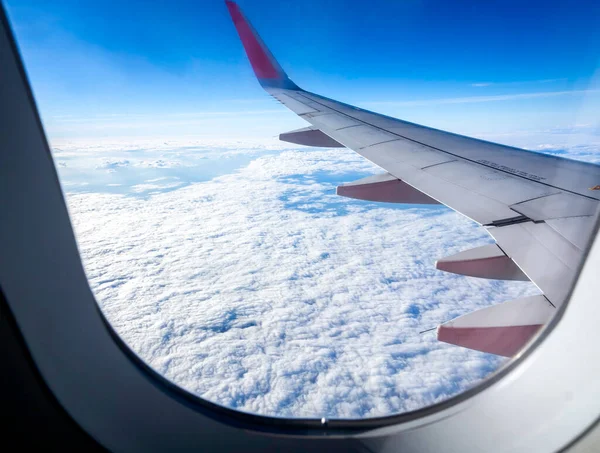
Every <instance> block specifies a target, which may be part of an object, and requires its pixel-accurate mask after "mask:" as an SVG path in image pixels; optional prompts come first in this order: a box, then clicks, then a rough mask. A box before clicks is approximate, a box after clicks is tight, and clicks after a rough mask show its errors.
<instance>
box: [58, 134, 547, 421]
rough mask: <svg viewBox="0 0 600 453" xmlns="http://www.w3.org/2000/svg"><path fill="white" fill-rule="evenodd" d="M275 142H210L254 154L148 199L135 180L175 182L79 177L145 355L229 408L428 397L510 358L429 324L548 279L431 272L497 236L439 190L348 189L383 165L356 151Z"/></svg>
mask: <svg viewBox="0 0 600 453" xmlns="http://www.w3.org/2000/svg"><path fill="white" fill-rule="evenodd" d="M213 146H214V145H213ZM269 146H270V147H271V149H270V150H265V149H264V148H263V149H261V150H260V151H257V150H256V149H252V148H251V147H250V148H248V147H247V148H246V149H245V151H244V148H243V147H240V146H239V145H236V144H230V145H227V146H221V147H220V148H217V147H213V149H214V150H216V151H215V152H216V154H219V155H221V156H222V159H225V160H227V158H231V156H240V155H242V156H244V158H248V159H249V160H248V161H247V163H246V164H244V165H242V166H241V167H238V168H237V169H235V170H232V171H229V172H228V173H226V174H221V175H218V176H215V177H212V178H210V179H207V180H206V181H204V182H189V181H183V180H182V182H186V183H187V185H182V186H180V187H179V188H177V187H172V188H170V190H165V191H160V190H159V191H158V193H154V194H149V195H148V196H146V197H143V198H140V197H138V196H135V195H136V194H135V187H138V188H139V187H140V186H141V187H144V188H148V187H149V185H154V186H163V185H167V184H169V181H172V179H166V180H164V181H163V180H162V179H160V181H156V179H159V178H163V177H164V176H161V175H164V174H168V173H158V174H155V175H154V176H153V177H152V178H148V179H145V180H143V181H137V183H136V184H134V185H133V186H129V187H130V188H129V191H128V192H125V193H119V194H115V193H107V192H104V191H97V192H93V193H76V192H69V191H68V188H67V193H68V197H67V199H68V203H69V210H70V213H71V215H72V218H73V221H74V224H75V229H76V232H77V236H78V243H79V246H80V249H81V253H82V256H83V258H84V263H85V267H86V272H87V275H88V278H89V280H90V283H91V285H92V288H93V290H94V293H95V294H96V296H97V299H98V301H99V303H100V306H101V308H102V310H103V312H104V313H105V314H106V315H107V317H108V319H109V320H110V321H111V323H112V324H113V326H114V327H115V328H116V330H117V331H118V333H119V334H120V335H121V336H122V337H123V338H124V339H125V341H126V342H127V343H128V344H129V345H130V346H131V347H132V348H133V349H134V350H135V351H136V352H137V353H138V354H139V355H140V356H141V357H142V358H144V360H146V361H147V362H148V363H149V364H150V365H151V366H152V367H154V368H155V369H156V370H157V371H159V372H160V373H162V374H164V375H165V376H166V377H167V378H168V379H170V380H172V381H173V382H175V383H177V384H178V385H181V386H183V387H185V388H187V389H189V390H190V391H192V392H194V393H196V394H198V395H200V396H202V397H203V398H207V399H209V400H211V401H214V402H217V403H219V404H223V405H225V406H228V407H233V408H236V409H239V410H244V411H249V412H256V413H261V414H265V415H276V416H287V417H319V418H320V417H329V418H336V417H343V418H346V417H350V418H361V417H372V416H380V415H388V414H392V413H398V412H403V411H407V410H412V409H417V408H420V407H423V406H426V405H429V404H432V403H434V402H437V401H441V400H443V399H446V398H448V397H449V396H451V395H454V394H456V393H459V392H461V391H463V390H465V389H467V388H469V387H472V386H473V385H475V384H476V383H477V382H479V381H480V380H481V379H484V378H485V377H486V376H487V375H488V374H489V373H491V372H493V371H494V370H496V369H497V368H498V367H499V366H500V365H501V364H502V363H504V359H502V358H499V357H496V356H491V355H487V354H483V353H479V352H477V351H470V350H467V349H463V348H459V347H454V346H451V345H447V344H444V343H439V342H437V340H436V339H435V335H434V334H432V333H429V334H422V335H420V334H419V332H420V331H421V330H424V329H425V328H429V327H434V326H436V325H438V324H439V323H442V322H444V321H447V320H449V319H451V318H454V317H455V316H458V315H460V314H463V313H467V312H470V311H473V310H475V309H478V308H482V307H485V306H488V305H491V304H494V303H498V302H501V301H504V300H509V299H513V298H516V297H521V296H524V295H528V294H534V293H536V291H537V290H536V289H535V288H534V286H533V285H532V284H530V283H508V282H497V281H486V280H482V279H474V278H467V277H460V276H456V275H451V274H446V273H443V272H440V271H437V270H435V267H434V262H435V260H436V259H438V258H440V257H443V256H446V255H450V254H453V253H456V252H458V251H460V250H464V249H468V248H471V247H475V246H477V245H481V244H485V243H489V242H490V241H491V240H490V238H489V237H488V236H487V234H486V232H485V231H484V230H483V229H481V228H478V227H477V226H476V225H475V224H474V223H472V222H470V221H468V220H466V219H465V218H463V217H462V216H460V215H458V214H456V213H453V212H451V211H449V210H448V209H446V208H443V207H439V206H434V207H423V206H415V207H406V206H395V205H389V204H378V203H367V202H360V201H356V200H348V199H344V198H341V197H337V196H336V195H335V186H336V185H337V184H339V183H341V182H345V181H351V180H354V179H359V178H361V177H364V176H366V175H369V174H372V173H375V172H378V171H380V170H379V169H378V168H377V167H375V166H374V165H372V164H370V163H369V162H368V161H366V160H364V159H363V158H361V157H360V156H358V155H357V154H355V153H353V152H352V151H349V150H309V149H304V148H303V149H293V148H285V147H284V146H282V145H279V146H280V150H279V151H277V150H274V149H272V148H274V146H272V145H268V146H267V147H269ZM158 147H159V148H160V149H161V152H163V153H165V154H167V155H170V154H173V155H175V154H178V155H180V156H182V157H181V158H183V159H187V158H189V156H188V153H189V151H188V149H187V148H186V147H178V148H172V150H171V152H170V153H167V151H166V147H167V145H159V146H158ZM194 147H195V149H196V151H195V152H196V153H200V154H203V153H205V154H206V155H212V152H211V151H210V148H211V146H210V145H209V146H206V147H205V148H203V149H201V150H199V149H198V147H197V145H193V146H191V148H194ZM64 148H65V147H64V146H63V147H62V148H61V149H63V151H65V149H64ZM66 151H68V150H66ZM71 151H74V148H73V149H72V150H71ZM111 152H113V153H114V152H116V151H114V150H113V151H111ZM95 153H96V154H97V153H98V152H97V151H96V152H95ZM236 158H237V157H236ZM159 170H160V171H162V172H167V171H168V170H167V169H159ZM122 171H124V170H122ZM100 173H102V172H100ZM102 174H105V173H102ZM106 177H107V178H108V177H112V176H110V175H108V176H106ZM152 179H154V181H152ZM161 181H162V182H161ZM132 187H133V188H134V189H133V191H132V189H131V188H132ZM155 188H156V187H154V188H151V190H154V189H155ZM158 188H159V189H160V187H158Z"/></svg>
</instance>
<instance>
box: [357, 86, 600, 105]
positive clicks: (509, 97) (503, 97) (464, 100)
mask: <svg viewBox="0 0 600 453" xmlns="http://www.w3.org/2000/svg"><path fill="white" fill-rule="evenodd" d="M597 93H600V90H596V89H590V90H568V91H543V92H536V93H518V94H499V95H493V96H467V97H460V98H441V99H423V100H416V101H378V102H364V103H363V104H364V105H395V106H403V107H412V106H427V105H444V104H473V103H480V102H499V101H516V100H522V99H537V98H549V97H557V96H576V95H585V94H597Z"/></svg>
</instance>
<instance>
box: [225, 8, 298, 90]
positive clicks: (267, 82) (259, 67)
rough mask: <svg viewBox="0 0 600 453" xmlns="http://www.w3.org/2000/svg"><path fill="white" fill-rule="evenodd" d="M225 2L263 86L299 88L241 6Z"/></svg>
mask: <svg viewBox="0 0 600 453" xmlns="http://www.w3.org/2000/svg"><path fill="white" fill-rule="evenodd" d="M225 4H226V5H227V9H229V14H231V18H232V20H233V23H234V25H235V28H236V29H237V32H238V34H239V35H240V39H241V41H242V44H243V46H244V50H245V51H246V55H247V56H248V59H249V60H250V64H251V65H252V69H253V70H254V74H256V78H257V79H258V81H259V82H260V83H261V85H263V86H276V87H280V88H288V89H298V87H297V86H296V85H295V84H294V83H293V82H292V81H291V80H290V79H289V78H288V76H287V74H286V73H285V71H284V70H283V69H282V68H281V66H280V65H279V63H277V60H275V57H273V54H271V52H270V51H269V49H268V48H267V46H265V44H264V42H263V41H262V39H260V36H259V35H258V33H257V32H256V30H254V28H253V27H252V25H251V24H250V22H248V20H247V19H246V18H245V17H244V14H243V13H242V11H241V10H240V8H239V6H238V5H237V4H236V3H234V2H232V1H230V0H226V1H225Z"/></svg>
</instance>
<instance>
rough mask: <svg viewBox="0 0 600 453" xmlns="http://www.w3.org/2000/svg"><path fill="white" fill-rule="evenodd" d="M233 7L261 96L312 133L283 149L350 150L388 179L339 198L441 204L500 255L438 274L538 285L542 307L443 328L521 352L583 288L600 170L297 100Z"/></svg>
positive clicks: (530, 301)
mask: <svg viewBox="0 0 600 453" xmlns="http://www.w3.org/2000/svg"><path fill="white" fill-rule="evenodd" d="M226 4H227V7H228V9H229V12H230V14H231V17H232V19H233V22H234V24H235V27H236V29H237V31H238V34H239V36H240V39H241V41H242V44H243V46H244V49H245V51H246V54H247V56H248V59H249V60H250V63H251V65H252V68H253V70H254V73H255V74H256V77H257V79H258V81H259V82H260V84H261V85H262V87H263V88H264V89H265V90H266V91H267V92H268V93H269V94H270V95H271V96H273V97H274V98H275V99H277V100H278V101H279V102H281V103H282V104H283V105H285V106H286V107H287V108H289V109H290V110H292V111H293V112H294V113H296V114H297V115H298V116H300V117H302V118H304V119H305V120H306V121H307V122H308V123H310V124H311V127H310V128H307V129H306V130H304V129H303V130H300V131H293V132H291V133H287V134H282V135H281V136H280V137H281V138H282V139H284V140H286V141H292V140H290V139H289V138H290V137H293V139H294V140H296V141H295V143H301V144H306V145H308V146H327V147H330V146H331V147H333V146H345V147H348V148H350V149H352V150H354V151H355V152H357V153H358V154H360V155H362V156H364V157H366V158H367V159H369V160H370V161H372V162H373V163H375V164H377V165H378V166H380V167H381V168H383V169H384V170H385V171H386V173H384V174H383V175H378V176H376V177H372V178H366V179H365V180H364V181H357V182H354V183H351V184H346V185H344V186H340V187H339V188H338V194H340V195H343V196H350V197H352V198H361V197H364V198H363V199H366V200H371V201H386V202H401V203H436V202H439V203H442V204H445V205H446V206H448V207H450V208H452V209H454V210H455V211H457V212H459V213H461V214H463V215H465V216H466V217H468V218H470V219H472V220H474V221H475V222H477V223H479V224H480V225H482V226H483V227H484V228H486V229H487V231H488V232H489V234H490V235H491V236H492V237H493V238H494V239H495V241H496V245H492V246H488V247H484V248H478V249H472V250H467V251H464V252H462V253H461V254H458V255H455V256H453V257H448V258H443V259H440V261H438V264H437V268H438V269H440V270H444V271H447V272H453V273H457V274H461V275H469V276H476V277H480V278H492V279H511V280H526V279H530V280H531V281H532V282H533V283H535V284H536V286H537V287H538V288H539V289H540V290H541V292H542V293H543V295H540V296H534V297H533V298H532V297H526V298H522V299H517V300H512V301H508V302H505V303H502V304H499V305H495V306H491V307H487V308H484V309H481V310H478V311H476V312H473V313H469V314H467V315H464V316H462V317H459V318H456V319H454V320H452V321H449V322H447V323H445V324H442V325H441V326H439V328H438V339H439V340H441V341H445V342H448V343H452V344H456V345H459V346H463V347H467V348H471V349H476V350H480V351H484V352H490V353H494V354H499V355H505V356H512V355H514V354H515V353H516V352H517V351H519V350H520V349H521V348H522V347H523V346H524V345H525V344H526V343H527V342H529V341H530V339H531V338H532V337H533V336H534V335H535V334H536V332H537V331H538V330H539V329H540V327H542V326H543V325H544V324H545V323H546V322H547V321H548V320H549V319H550V318H551V317H552V315H553V313H554V312H555V310H556V308H557V307H558V306H560V305H561V304H562V303H564V301H565V300H566V298H567V296H568V293H569V291H570V288H571V286H572V284H573V282H574V280H575V278H576V275H577V270H578V267H579V264H580V262H581V260H582V258H583V253H584V251H585V250H586V248H587V243H588V241H589V240H590V234H591V230H592V226H593V222H594V218H595V216H596V214H597V212H598V209H599V205H600V203H599V200H600V190H598V187H600V186H599V184H600V166H597V165H593V164H588V163H584V162H578V161H573V160H569V159H563V158H559V157H556V156H550V155H545V154H540V153H535V152H531V151H526V150H523V149H518V148H513V147H509V146H504V145H499V144H496V143H491V142H487V141H483V140H478V139H474V138H470V137H465V136H461V135H457V134H453V133H449V132H445V131H441V130H437V129H432V128H429V127H426V126H421V125H418V124H413V123H409V122H407V121H402V120H398V119H396V118H391V117H388V116H385V115H380V114H377V113H374V112H370V111H368V110H364V109H361V108H358V107H354V106H351V105H348V104H344V103H342V102H338V101H335V100H332V99H328V98H326V97H323V96H320V95H317V94H314V93H310V92H308V91H305V90H302V89H301V88H299V87H298V86H297V85H296V84H295V83H294V82H292V81H291V79H290V78H289V77H288V76H287V74H286V73H285V71H284V70H283V69H282V68H281V66H280V65H279V63H277V61H276V60H275V58H274V57H273V55H272V53H271V52H270V51H269V49H268V48H267V47H266V46H265V44H264V42H263V41H262V39H261V38H260V37H259V35H258V33H257V32H256V30H254V28H253V27H252V25H251V24H250V23H249V22H248V20H247V19H246V18H245V17H244V15H243V13H242V12H241V10H240V9H239V7H238V6H237V5H236V4H235V3H234V2H232V1H226ZM299 132H300V133H299Z"/></svg>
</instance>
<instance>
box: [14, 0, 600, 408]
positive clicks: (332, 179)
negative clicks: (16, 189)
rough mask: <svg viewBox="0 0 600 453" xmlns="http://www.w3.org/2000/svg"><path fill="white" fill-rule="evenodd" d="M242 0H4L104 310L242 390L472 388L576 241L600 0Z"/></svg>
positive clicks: (261, 398)
mask: <svg viewBox="0 0 600 453" xmlns="http://www.w3.org/2000/svg"><path fill="white" fill-rule="evenodd" d="M209 3H210V4H209ZM240 3H241V4H240V6H241V7H243V8H244V13H242V12H241V10H240V9H239V7H238V6H237V5H236V4H234V3H231V2H228V3H227V4H225V3H220V2H208V3H204V2H192V1H189V2H188V1H182V2H179V3H178V5H177V6H174V5H173V4H172V3H170V2H153V3H152V5H148V4H146V3H144V4H142V3H139V4H138V2H130V3H128V4H127V5H123V4H121V3H117V2H112V1H109V2H100V3H80V2H75V1H70V0H64V1H58V2H43V1H40V0H21V1H19V2H17V1H12V0H11V1H9V2H8V12H9V15H10V18H11V20H12V24H13V26H14V32H15V34H16V36H17V39H18V43H19V46H20V51H21V53H22V57H23V59H24V62H25V65H26V68H27V71H28V76H29V78H30V82H31V84H32V86H33V89H34V93H35V96H36V100H37V103H38V107H39V109H40V111H41V114H42V119H43V122H44V126H45V130H46V133H47V135H48V137H49V141H50V144H51V148H52V156H53V159H54V162H55V165H56V167H57V170H58V174H59V178H60V182H61V185H62V188H63V191H64V193H65V198H66V202H67V204H68V208H69V212H70V215H71V219H72V222H73V226H74V229H75V232H76V236H77V240H78V244H79V249H80V252H81V257H82V260H83V263H84V266H85V269H86V273H87V276H88V279H89V283H90V286H91V288H92V290H93V291H94V294H95V296H96V298H97V301H98V304H99V306H100V308H101V310H102V312H103V313H104V315H105V316H106V317H107V319H108V320H109V321H110V323H111V325H112V327H113V328H114V329H115V330H116V332H117V333H118V334H119V335H120V336H121V337H122V338H123V340H124V341H125V342H126V343H127V345H128V346H129V347H131V349H132V350H133V351H135V352H136V353H137V354H138V355H139V356H140V357H141V358H142V359H144V360H145V361H146V362H147V364H148V365H150V366H151V367H152V368H153V369H154V370H156V371H157V372H159V373H160V374H162V375H163V376H165V377H166V378H167V379H169V380H170V381H172V382H174V383H176V384H178V385H179V386H181V387H183V388H185V389H187V390H189V391H191V392H193V393H194V394H196V395H198V396H199V397H201V398H204V399H207V400H210V401H212V402H215V403H218V404H220V405H223V406H226V407H229V408H233V409H236V410H239V411H243V412H250V413H255V414H260V415H268V416H277V417H289V418H296V417H303V418H306V417H309V418H319V419H320V418H322V417H325V418H328V419H331V418H339V419H360V418H370V417H379V416H386V415H392V414H398V413H403V412H407V411H412V410H416V409H420V408H423V407H426V406H429V405H432V404H435V403H438V402H441V401H444V400H447V399H448V398H451V397H453V396H455V395H458V394H460V393H462V392H464V391H465V390H467V389H471V388H473V387H474V386H476V385H477V384H478V383H481V382H482V381H484V380H485V379H486V378H488V377H489V376H490V375H492V374H494V373H495V372H497V371H498V370H499V369H501V368H502V367H503V366H505V365H506V364H507V363H509V362H510V360H511V357H514V356H516V355H518V354H519V351H520V350H521V349H522V348H523V347H524V346H525V345H526V344H527V343H528V342H529V340H531V339H532V338H534V336H535V334H536V332H538V331H539V330H540V329H541V327H542V326H543V325H545V324H547V323H548V321H549V320H550V319H552V317H553V315H554V313H556V311H557V310H558V309H559V308H560V307H561V305H563V304H564V303H566V302H567V300H568V293H569V289H570V287H571V284H572V283H573V281H574V279H575V278H576V275H577V268H578V265H579V263H580V262H581V260H582V259H583V257H584V255H585V251H586V248H587V245H588V240H589V239H590V237H589V236H590V234H591V233H590V232H591V228H592V225H593V220H594V217H595V215H596V213H597V205H598V200H600V166H598V165H597V164H600V152H599V151H600V140H599V139H598V131H599V130H600V129H599V122H598V115H597V112H598V109H599V107H600V86H599V84H598V80H599V79H598V59H597V52H595V50H592V49H597V48H598V44H600V42H599V41H600V40H599V37H600V33H599V32H598V28H597V23H598V22H597V21H598V19H599V17H598V16H599V12H598V8H597V6H595V5H591V4H590V5H589V6H588V7H586V8H571V7H568V6H564V5H551V4H544V6H543V8H538V7H535V6H533V4H531V5H522V4H519V5H517V4H512V3H502V4H498V5H490V4H477V5H476V4H472V5H467V4H463V3H451V4H447V3H446V2H432V3H420V2H385V1H381V0H376V1H373V2H368V3H360V2H359V3H357V4H356V5H353V6H352V8H348V7H347V5H346V2H341V1H336V2H331V3H327V4H323V3H321V2H310V1H309V2H300V3H295V4H287V3H286V2H275V1H272V2H271V1H269V2H264V3H261V4H260V5H258V4H256V3H253V2H247V1H240ZM290 15H293V20H291V19H290ZM482 18H486V20H482ZM247 19H249V20H251V21H252V23H253V26H250V25H249V24H248V22H247ZM256 30H257V31H258V32H259V33H260V36H261V37H262V38H263V39H264V43H262V42H261V41H260V38H258V37H257V35H256V34H255V31H256ZM315 31H318V33H315ZM267 46H268V48H267ZM269 49H270V50H269ZM244 50H246V53H247V54H248V56H249V59H250V62H249V61H248V58H247V57H246V54H245V53H244ZM270 52H272V53H273V55H271V53H270ZM257 78H258V82H257ZM292 79H293V82H292ZM296 84H298V85H296ZM261 85H262V86H261ZM298 86H301V87H302V89H304V90H306V92H305V91H300V89H299V88H298ZM265 90H266V91H267V92H266V93H265ZM314 93H318V95H316V94H314ZM322 96H326V98H325V97H322ZM338 101H339V102H338ZM340 102H343V103H340ZM351 105H352V106H357V107H358V108H352V107H350V106H351ZM363 109H364V110H363ZM370 112H377V114H375V113H370ZM378 114H379V115H378ZM381 115H385V116H381ZM392 117H393V118H399V119H401V120H404V121H409V122H410V123H407V122H401V121H398V122H396V121H395V120H393V119H392ZM419 125H424V126H427V127H421V126H419ZM306 127H311V129H309V130H302V131H300V132H298V131H297V130H298V129H301V128H306ZM431 128H435V129H431ZM438 129H439V130H442V131H448V132H451V133H453V134H448V133H444V132H439V131H438ZM290 131H293V132H290ZM288 132H290V133H288ZM286 133H288V134H286ZM279 134H284V135H282V136H281V140H280V139H279ZM454 134H460V136H458V135H454ZM465 137H473V138H474V139H470V138H465ZM496 144H501V145H506V146H500V145H496ZM523 150H526V151H523ZM374 175H375V176H374ZM365 178H367V179H365Z"/></svg>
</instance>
